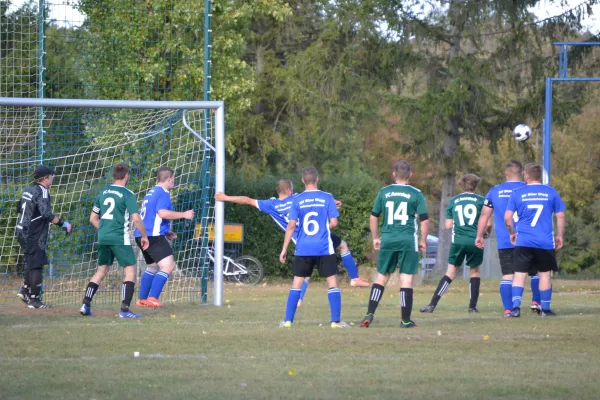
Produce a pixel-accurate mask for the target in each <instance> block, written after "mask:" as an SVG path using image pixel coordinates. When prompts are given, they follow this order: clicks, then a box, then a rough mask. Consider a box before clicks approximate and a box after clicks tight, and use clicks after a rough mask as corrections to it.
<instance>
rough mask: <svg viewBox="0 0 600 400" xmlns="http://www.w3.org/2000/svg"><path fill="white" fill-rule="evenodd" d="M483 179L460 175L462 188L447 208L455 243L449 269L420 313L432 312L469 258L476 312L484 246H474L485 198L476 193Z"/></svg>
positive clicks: (448, 226)
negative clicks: (429, 301)
mask: <svg viewBox="0 0 600 400" xmlns="http://www.w3.org/2000/svg"><path fill="white" fill-rule="evenodd" d="M480 181H481V179H480V178H479V177H478V176H477V175H473V174H467V175H465V176H463V177H462V178H460V180H459V181H458V185H459V186H460V187H462V189H463V191H462V193H460V194H459V195H457V196H454V197H453V198H452V199H451V200H450V202H449V203H448V207H447V208H446V222H445V225H446V229H452V244H451V245H450V254H449V255H448V270H447V271H446V275H444V276H443V277H442V279H441V280H440V283H439V285H438V287H437V289H436V290H435V293H434V294H433V297H432V298H431V303H429V305H428V306H427V307H423V308H422V309H421V312H429V313H431V312H433V310H435V307H436V306H437V303H438V301H439V300H440V298H441V297H442V296H443V295H444V293H445V292H446V290H448V287H449V286H450V284H451V283H452V280H453V279H454V278H456V273H457V271H458V268H460V266H461V265H462V263H463V261H465V260H466V265H467V266H468V267H470V272H471V280H470V282H469V297H470V302H469V312H479V311H477V300H478V299H479V285H480V275H479V266H480V265H481V263H482V261H483V249H480V248H478V247H477V246H475V238H476V237H477V224H478V222H479V216H480V215H481V209H482V208H483V203H484V202H485V198H484V197H483V196H480V195H478V194H475V193H473V192H474V191H475V189H476V188H477V185H478V184H479V182H480ZM491 228H492V225H491V221H490V223H488V225H487V233H486V236H487V235H488V234H489V231H490V229H491Z"/></svg>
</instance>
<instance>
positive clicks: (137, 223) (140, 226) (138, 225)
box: [131, 213, 150, 250]
mask: <svg viewBox="0 0 600 400" xmlns="http://www.w3.org/2000/svg"><path fill="white" fill-rule="evenodd" d="M131 220H132V221H133V224H134V225H135V227H136V228H137V230H138V231H140V233H141V234H142V238H141V239H140V242H141V245H142V250H146V249H147V248H148V246H149V245H150V242H149V241H148V235H147V234H146V227H145V226H144V222H143V221H142V218H140V214H138V213H134V214H131Z"/></svg>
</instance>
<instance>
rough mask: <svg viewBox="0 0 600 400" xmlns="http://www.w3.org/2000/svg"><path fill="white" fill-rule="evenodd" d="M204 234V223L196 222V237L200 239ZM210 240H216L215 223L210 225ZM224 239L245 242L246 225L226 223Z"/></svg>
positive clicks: (226, 241) (228, 241)
mask: <svg viewBox="0 0 600 400" xmlns="http://www.w3.org/2000/svg"><path fill="white" fill-rule="evenodd" d="M201 235H202V224H196V230H195V237H196V240H199V239H200V236H201ZM208 240H209V241H213V240H215V225H214V224H210V225H208ZM223 240H224V241H225V243H244V225H243V224H225V227H224V233H223Z"/></svg>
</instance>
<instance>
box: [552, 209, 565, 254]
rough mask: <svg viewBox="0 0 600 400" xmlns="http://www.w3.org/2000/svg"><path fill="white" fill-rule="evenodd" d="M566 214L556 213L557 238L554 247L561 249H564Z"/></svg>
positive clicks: (562, 212)
mask: <svg viewBox="0 0 600 400" xmlns="http://www.w3.org/2000/svg"><path fill="white" fill-rule="evenodd" d="M565 220H566V217H565V212H564V211H561V212H557V213H556V238H555V239H554V247H555V248H556V249H560V248H562V247H563V235H564V233H565Z"/></svg>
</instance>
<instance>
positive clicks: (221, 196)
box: [215, 192, 258, 208]
mask: <svg viewBox="0 0 600 400" xmlns="http://www.w3.org/2000/svg"><path fill="white" fill-rule="evenodd" d="M215 200H217V201H227V202H230V203H235V204H245V205H247V206H252V207H256V208H258V202H257V200H256V199H253V198H251V197H246V196H227V195H226V194H225V193H223V192H218V193H216V194H215Z"/></svg>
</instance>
